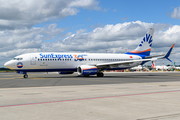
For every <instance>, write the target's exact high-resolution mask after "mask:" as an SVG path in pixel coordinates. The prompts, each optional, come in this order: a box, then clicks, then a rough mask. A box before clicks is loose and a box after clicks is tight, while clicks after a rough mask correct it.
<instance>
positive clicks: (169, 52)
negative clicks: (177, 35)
mask: <svg viewBox="0 0 180 120" xmlns="http://www.w3.org/2000/svg"><path fill="white" fill-rule="evenodd" d="M174 45H175V44H173V45H172V46H171V48H170V49H169V51H168V52H167V53H166V55H165V56H164V57H163V58H166V59H167V60H169V61H170V62H172V61H171V60H170V59H169V58H168V57H169V55H170V54H171V51H172V49H173V47H174Z"/></svg>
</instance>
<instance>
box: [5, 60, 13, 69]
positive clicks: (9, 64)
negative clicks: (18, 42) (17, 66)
mask: <svg viewBox="0 0 180 120" xmlns="http://www.w3.org/2000/svg"><path fill="white" fill-rule="evenodd" d="M4 66H5V67H7V68H12V67H13V63H12V61H8V62H6V63H5V64H4Z"/></svg>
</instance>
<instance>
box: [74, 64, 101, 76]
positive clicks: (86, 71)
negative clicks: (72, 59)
mask: <svg viewBox="0 0 180 120" xmlns="http://www.w3.org/2000/svg"><path fill="white" fill-rule="evenodd" d="M77 72H78V74H79V75H95V74H97V73H98V69H97V67H96V66H89V65H81V66H79V67H77Z"/></svg>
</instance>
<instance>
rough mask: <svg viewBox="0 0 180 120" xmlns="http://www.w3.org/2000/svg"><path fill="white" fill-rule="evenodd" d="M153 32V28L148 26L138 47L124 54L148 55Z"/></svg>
mask: <svg viewBox="0 0 180 120" xmlns="http://www.w3.org/2000/svg"><path fill="white" fill-rule="evenodd" d="M153 33H154V28H150V30H149V32H148V33H147V34H146V35H145V36H144V38H143V39H142V40H141V42H140V44H139V45H138V47H137V48H136V49H135V50H133V51H130V52H127V53H126V54H135V55H144V56H149V55H150V52H151V46H152V41H153Z"/></svg>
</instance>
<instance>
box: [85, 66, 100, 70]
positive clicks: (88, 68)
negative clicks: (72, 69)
mask: <svg viewBox="0 0 180 120" xmlns="http://www.w3.org/2000/svg"><path fill="white" fill-rule="evenodd" d="M95 68H96V69H97V67H93V68H85V69H83V70H90V69H95Z"/></svg>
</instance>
